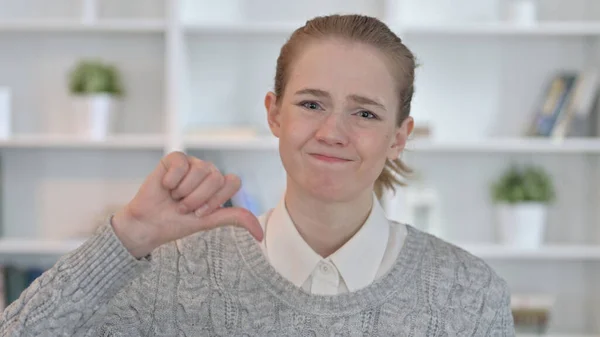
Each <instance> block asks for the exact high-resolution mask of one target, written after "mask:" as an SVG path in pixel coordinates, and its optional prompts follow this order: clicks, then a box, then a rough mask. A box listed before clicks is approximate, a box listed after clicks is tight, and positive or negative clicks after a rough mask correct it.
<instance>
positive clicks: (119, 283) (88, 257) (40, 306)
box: [0, 224, 150, 337]
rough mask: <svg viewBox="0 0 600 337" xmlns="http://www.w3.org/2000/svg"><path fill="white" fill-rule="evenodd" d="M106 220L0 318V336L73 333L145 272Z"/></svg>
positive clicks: (98, 317)
mask: <svg viewBox="0 0 600 337" xmlns="http://www.w3.org/2000/svg"><path fill="white" fill-rule="evenodd" d="M148 269H150V262H149V261H147V260H146V259H136V258H135V257H134V256H133V255H131V254H130V253H129V251H128V250H127V249H126V248H125V247H124V246H123V244H122V243H121V241H120V240H119V239H118V237H117V236H116V235H115V233H114V231H113V230H112V226H110V224H106V225H105V226H102V227H101V228H100V229H99V230H98V231H97V233H96V234H95V235H94V236H93V237H92V238H90V239H89V240H88V241H86V242H85V243H84V244H83V245H82V246H81V247H79V248H78V249H76V250H74V251H73V252H71V253H69V254H67V255H65V256H63V257H62V258H61V259H60V260H59V261H58V262H57V263H56V264H55V265H54V266H53V267H52V268H51V269H49V270H48V271H46V272H45V273H44V274H43V275H41V276H40V277H39V278H37V279H36V280H35V281H34V282H33V283H32V284H31V285H30V286H29V287H28V288H27V289H25V290H24V291H23V292H22V293H21V296H20V297H19V299H17V300H16V301H15V302H13V303H12V304H11V305H10V306H8V307H7V308H6V309H5V311H4V312H3V313H2V315H1V316H0V336H1V337H8V336H76V335H79V334H80V333H83V331H84V330H86V329H87V330H89V329H91V328H93V327H94V326H93V325H94V324H95V323H94V322H100V321H101V320H102V316H103V314H104V312H105V309H106V305H107V303H108V302H109V301H110V300H111V299H112V298H113V297H115V295H116V294H117V293H118V292H119V291H121V290H122V289H123V288H125V287H126V286H127V285H128V284H129V283H131V282H132V281H133V280H136V279H137V278H138V277H139V276H140V275H142V274H143V272H144V271H147V270H148Z"/></svg>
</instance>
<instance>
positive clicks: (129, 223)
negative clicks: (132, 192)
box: [110, 208, 154, 259]
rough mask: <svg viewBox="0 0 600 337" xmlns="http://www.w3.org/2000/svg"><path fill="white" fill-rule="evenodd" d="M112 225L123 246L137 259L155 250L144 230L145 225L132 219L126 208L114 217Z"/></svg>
mask: <svg viewBox="0 0 600 337" xmlns="http://www.w3.org/2000/svg"><path fill="white" fill-rule="evenodd" d="M110 225H111V226H112V228H113V231H114V232H115V234H116V236H117V237H118V238H119V240H120V241H121V243H122V244H123V246H125V248H127V250H128V251H129V253H130V254H131V255H133V256H134V257H135V258H136V259H140V258H142V257H144V256H146V255H148V254H150V253H151V252H152V250H154V247H152V245H151V244H150V240H149V238H148V237H147V235H146V233H145V232H146V231H144V230H143V225H142V224H141V223H140V222H139V221H138V220H136V219H135V218H134V217H132V216H131V215H130V214H129V213H128V212H127V209H126V208H122V209H121V210H119V211H118V212H116V213H115V214H114V215H113V216H112V218H111V221H110Z"/></svg>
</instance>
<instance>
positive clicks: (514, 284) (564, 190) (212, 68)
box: [0, 0, 600, 337]
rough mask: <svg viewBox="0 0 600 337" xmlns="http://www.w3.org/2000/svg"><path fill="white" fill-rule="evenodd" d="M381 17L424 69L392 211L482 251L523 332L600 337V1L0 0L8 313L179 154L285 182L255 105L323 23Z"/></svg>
mask: <svg viewBox="0 0 600 337" xmlns="http://www.w3.org/2000/svg"><path fill="white" fill-rule="evenodd" d="M333 13H362V14H367V15H372V16H376V17H378V18H380V19H381V20H383V21H385V22H386V23H387V24H388V25H389V26H390V27H391V28H392V29H393V30H394V31H395V32H396V33H397V34H398V35H399V36H400V37H401V38H402V39H403V41H404V42H405V43H406V44H407V45H408V47H409V48H410V49H411V50H412V51H413V52H414V53H415V55H416V57H417V60H418V63H419V67H418V69H417V74H416V93H415V96H414V101H413V109H412V115H413V116H414V118H415V121H416V126H417V128H416V129H415V132H414V133H413V135H411V139H410V141H409V144H408V148H407V149H406V151H405V152H404V153H403V154H402V159H403V160H405V161H406V162H407V163H408V164H409V165H410V166H411V167H412V168H413V169H414V170H415V176H414V177H413V178H412V179H411V180H410V181H408V186H407V187H405V188H402V189H399V190H398V191H397V193H395V194H391V193H389V194H388V195H386V196H385V198H384V200H383V201H382V202H383V203H384V206H385V209H386V211H387V212H388V214H389V216H390V217H391V218H393V219H395V220H397V221H402V222H407V223H409V224H411V225H413V226H415V227H418V228H421V229H422V230H425V231H428V232H430V233H432V234H434V235H437V236H439V237H441V238H443V239H445V240H447V241H449V242H452V243H454V244H456V245H459V246H461V247H463V248H464V249H467V250H468V251H470V252H472V253H473V254H475V255H477V256H479V257H481V258H483V259H485V260H486V261H487V262H488V263H489V264H491V265H492V267H494V268H495V269H496V271H497V272H498V273H499V274H500V275H501V276H502V277H504V278H505V279H506V280H507V281H508V282H509V285H510V287H511V289H512V292H513V301H512V305H513V313H514V317H515V321H516V323H517V329H518V331H519V335H520V336H529V335H543V336H563V337H566V336H571V337H576V336H581V337H583V336H589V337H591V336H600V226H599V225H600V211H599V209H600V207H599V206H600V192H599V191H600V189H599V186H600V161H599V158H600V140H599V139H598V138H597V136H598V133H597V129H598V119H597V114H598V113H597V112H598V105H597V101H598V97H597V93H598V85H599V79H598V66H600V48H599V47H600V43H599V41H600V39H599V38H600V21H599V20H600V1H598V0H325V1H323V0H303V1H279V0H219V1H214V0H187V1H186V0H127V1H122V0H0V191H1V194H0V215H1V216H0V233H1V236H0V271H1V272H2V277H0V284H1V289H0V290H1V292H0V308H1V307H2V306H6V305H7V304H9V303H10V302H12V301H13V300H14V299H15V298H16V297H18V296H19V294H20V292H21V291H22V289H23V288H24V287H26V286H27V285H28V284H29V283H30V282H31V281H32V280H33V279H35V277H37V276H38V275H39V273H41V272H43V271H44V270H45V269H46V268H48V267H50V266H51V265H52V264H53V263H54V261H56V259H57V258H58V257H59V256H61V255H63V254H65V253H66V252H68V251H70V250H72V249H74V248H75V247H77V246H78V245H79V244H81V242H82V241H83V240H85V238H86V237H88V236H89V235H90V234H91V233H93V231H94V229H95V228H96V227H97V226H98V225H99V224H100V223H101V221H102V220H104V219H105V217H106V216H107V215H108V214H109V213H110V212H112V211H114V210H115V209H117V208H119V207H121V206H122V205H123V204H124V203H126V202H127V201H128V200H129V199H130V198H131V197H133V194H134V193H135V192H136V190H137V188H138V187H139V185H140V183H141V182H142V180H143V179H144V178H145V177H146V175H147V174H148V173H149V172H150V171H151V170H153V169H154V167H155V166H156V165H157V163H158V161H159V159H160V158H161V157H162V156H163V155H164V154H165V153H167V152H169V151H172V150H183V151H186V152H187V153H190V154H193V155H196V156H198V157H200V158H202V159H206V160H210V161H213V162H214V163H215V164H217V166H218V167H220V168H221V170H223V172H226V173H229V172H233V173H237V174H239V175H240V176H241V177H242V180H243V189H242V190H241V191H240V192H239V193H238V195H236V197H235V198H233V200H232V202H233V204H235V205H239V206H242V207H247V208H249V209H251V210H252V211H253V212H255V213H256V214H259V213H262V212H264V211H266V210H267V209H269V208H271V207H273V206H274V205H275V204H276V202H277V201H278V200H279V198H280V197H281V194H282V193H283V189H284V187H285V180H284V178H285V172H284V171H283V168H282V166H281V163H280V160H279V155H278V151H277V141H276V139H274V138H273V137H272V136H271V135H270V134H269V131H268V128H267V123H266V115H265V111H264V107H263V98H264V95H265V93H266V92H267V91H268V90H271V89H272V86H273V77H274V74H275V62H276V58H277V55H278V53H279V49H280V48H281V46H282V44H283V43H284V42H285V41H286V39H287V38H288V36H289V35H290V34H291V32H292V31H293V30H294V29H296V28H298V27H300V26H301V25H303V23H304V22H305V21H306V20H307V19H309V18H311V17H314V16H316V15H324V14H333Z"/></svg>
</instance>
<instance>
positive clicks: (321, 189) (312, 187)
mask: <svg viewBox="0 0 600 337" xmlns="http://www.w3.org/2000/svg"><path fill="white" fill-rule="evenodd" d="M348 184H351V183H347V184H340V185H327V184H319V183H318V182H312V183H309V184H308V193H309V194H310V195H312V196H313V197H314V198H315V199H317V200H321V201H323V202H345V201H349V200H352V199H354V198H356V197H357V196H358V195H359V194H360V192H359V191H355V190H353V189H348Z"/></svg>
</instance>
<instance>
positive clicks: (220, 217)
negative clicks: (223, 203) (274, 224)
mask: <svg viewBox="0 0 600 337" xmlns="http://www.w3.org/2000/svg"><path fill="white" fill-rule="evenodd" d="M201 223H202V227H208V228H215V227H220V226H237V227H242V228H245V229H247V230H248V232H250V234H251V235H252V236H253V237H254V238H255V239H256V240H258V241H262V239H263V235H264V233H263V230H262V227H261V225H260V222H259V221H258V219H257V218H256V216H254V214H252V213H251V212H250V211H249V210H247V209H245V208H239V207H223V208H219V209H217V210H216V211H214V212H212V213H210V214H209V215H207V216H205V217H202V218H201Z"/></svg>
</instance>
